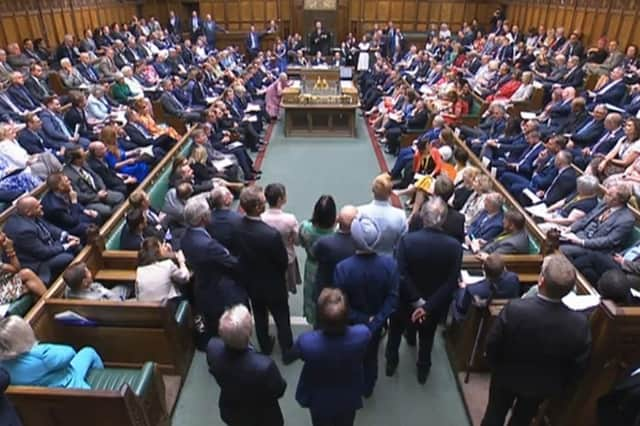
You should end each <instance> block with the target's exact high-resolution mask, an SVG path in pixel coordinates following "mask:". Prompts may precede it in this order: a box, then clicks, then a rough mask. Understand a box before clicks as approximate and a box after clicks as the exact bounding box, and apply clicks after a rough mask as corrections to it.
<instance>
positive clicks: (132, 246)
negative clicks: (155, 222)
mask: <svg viewBox="0 0 640 426" xmlns="http://www.w3.org/2000/svg"><path fill="white" fill-rule="evenodd" d="M143 240H144V236H143V235H141V234H136V233H133V232H131V230H130V229H129V225H127V224H126V223H125V224H124V226H123V227H122V232H120V250H135V251H138V250H140V247H141V246H142V241H143Z"/></svg>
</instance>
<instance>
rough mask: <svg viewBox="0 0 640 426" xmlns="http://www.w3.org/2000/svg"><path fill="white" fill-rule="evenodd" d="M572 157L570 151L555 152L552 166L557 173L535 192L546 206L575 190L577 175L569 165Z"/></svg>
mask: <svg viewBox="0 0 640 426" xmlns="http://www.w3.org/2000/svg"><path fill="white" fill-rule="evenodd" d="M572 158H573V156H572V155H571V153H570V152H569V151H566V150H563V151H560V152H559V153H558V154H556V158H555V159H554V166H555V168H556V169H557V173H556V175H555V177H554V178H553V180H552V181H551V183H550V184H549V185H548V186H547V187H546V188H541V189H539V190H538V192H537V193H536V195H537V196H538V197H539V198H540V199H542V202H543V203H544V204H546V205H547V206H550V205H553V204H555V203H557V202H558V201H560V200H562V199H564V198H566V197H567V196H568V195H569V194H571V193H572V192H575V190H576V181H577V178H578V175H577V174H576V171H575V169H574V168H573V167H571V162H572V161H571V159H572Z"/></svg>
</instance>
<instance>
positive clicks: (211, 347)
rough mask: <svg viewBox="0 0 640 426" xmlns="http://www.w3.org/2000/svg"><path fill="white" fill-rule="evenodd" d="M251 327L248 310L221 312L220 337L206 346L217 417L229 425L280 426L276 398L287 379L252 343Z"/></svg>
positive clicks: (281, 423) (238, 309) (241, 306)
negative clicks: (216, 396)
mask: <svg viewBox="0 0 640 426" xmlns="http://www.w3.org/2000/svg"><path fill="white" fill-rule="evenodd" d="M252 329H253V318H251V313H250V312H249V310H248V309H247V307H246V306H244V305H236V306H234V307H232V308H231V309H228V310H227V311H225V313H224V314H222V317H221V318H220V326H219V328H218V331H219V336H220V338H215V337H214V338H213V339H211V340H210V341H209V344H208V346H207V363H208V364H209V372H210V373H211V374H212V375H213V377H215V378H216V381H217V382H218V385H219V386H220V398H219V399H218V406H219V407H220V417H221V418H222V420H223V421H224V422H225V423H227V424H229V425H243V426H260V425H269V426H282V425H284V418H283V417H282V411H281V410H280V404H278V399H280V398H282V396H283V395H284V391H285V389H286V388H287V382H285V381H284V379H283V378H282V375H281V374H280V371H279V370H278V367H277V366H276V364H275V362H273V360H272V359H271V358H269V357H268V356H266V355H263V354H259V353H257V352H256V351H255V350H254V349H253V347H252V346H251V344H250V342H249V339H250V338H251V331H252Z"/></svg>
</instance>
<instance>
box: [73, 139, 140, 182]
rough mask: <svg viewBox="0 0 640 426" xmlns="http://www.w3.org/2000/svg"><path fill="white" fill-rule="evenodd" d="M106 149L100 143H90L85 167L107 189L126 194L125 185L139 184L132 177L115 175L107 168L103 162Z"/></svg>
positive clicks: (114, 172) (115, 173)
mask: <svg viewBox="0 0 640 426" xmlns="http://www.w3.org/2000/svg"><path fill="white" fill-rule="evenodd" d="M106 154H107V147H106V146H105V145H104V143H102V142H100V141H96V142H91V143H90V144H89V155H87V160H86V161H87V165H88V166H89V168H90V169H91V170H92V171H93V172H94V173H95V174H97V175H98V176H100V178H102V181H103V182H104V185H105V186H106V187H107V189H109V190H111V191H115V192H119V193H121V194H127V193H128V191H127V185H132V186H133V185H136V183H139V182H138V181H137V180H136V178H134V177H133V176H126V175H122V174H120V173H117V172H116V171H115V170H114V169H112V168H111V167H109V165H108V164H107V162H106V160H105V156H106Z"/></svg>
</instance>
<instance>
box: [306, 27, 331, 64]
mask: <svg viewBox="0 0 640 426" xmlns="http://www.w3.org/2000/svg"><path fill="white" fill-rule="evenodd" d="M329 43H330V36H329V33H328V32H326V31H325V30H324V29H323V28H322V22H320V21H318V22H316V29H315V30H314V31H313V32H311V33H310V34H309V47H310V48H311V51H310V52H309V53H310V54H311V55H315V54H316V52H322V55H323V56H326V55H328V54H329Z"/></svg>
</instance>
